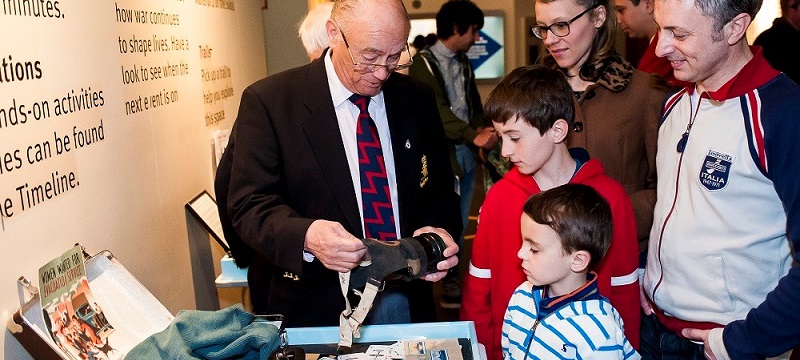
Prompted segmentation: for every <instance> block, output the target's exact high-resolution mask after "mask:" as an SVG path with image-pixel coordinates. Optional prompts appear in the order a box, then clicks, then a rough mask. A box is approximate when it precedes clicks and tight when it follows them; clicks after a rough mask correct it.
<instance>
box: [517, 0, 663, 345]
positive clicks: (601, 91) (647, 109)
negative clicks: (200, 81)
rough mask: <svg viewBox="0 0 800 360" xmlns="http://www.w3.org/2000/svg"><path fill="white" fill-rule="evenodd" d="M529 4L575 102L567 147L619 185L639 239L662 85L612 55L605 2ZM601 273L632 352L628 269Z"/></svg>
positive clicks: (634, 297) (647, 219)
mask: <svg viewBox="0 0 800 360" xmlns="http://www.w3.org/2000/svg"><path fill="white" fill-rule="evenodd" d="M534 6H535V7H534V12H535V15H536V24H535V25H534V26H533V27H532V28H531V32H532V33H533V35H534V36H536V37H538V38H539V39H542V41H543V42H544V45H545V47H546V49H547V54H546V55H545V56H544V57H543V59H541V62H542V63H543V64H545V65H547V66H550V67H552V68H557V69H560V70H561V71H563V72H564V74H566V76H567V80H568V82H569V84H570V86H571V87H572V89H573V91H574V93H575V98H576V99H577V102H578V104H579V109H576V110H578V111H576V112H575V121H574V124H573V127H572V130H571V131H570V134H569V136H568V138H567V143H568V145H569V146H570V147H582V148H585V149H586V150H587V151H588V152H589V155H590V156H591V157H592V158H596V159H598V160H600V162H601V163H602V164H603V167H604V168H605V171H606V173H607V174H608V175H609V176H611V177H612V178H614V179H615V180H617V181H619V182H620V183H622V185H623V186H624V187H625V190H626V191H627V192H628V195H630V198H631V202H632V205H633V209H634V213H635V215H636V223H637V232H638V234H637V235H638V237H639V240H640V241H641V240H643V239H644V240H646V239H647V237H648V235H649V231H650V225H651V223H652V218H653V206H654V205H655V188H656V164H655V157H656V140H657V136H658V125H659V117H660V113H661V106H662V103H663V102H664V99H665V97H666V93H667V91H668V88H667V87H666V84H665V83H663V81H661V80H660V79H659V78H657V77H655V76H654V75H650V74H647V73H644V72H641V71H638V70H635V69H634V68H633V66H632V65H631V64H630V63H628V62H627V61H625V59H623V58H622V57H621V56H620V55H619V54H617V52H616V51H615V50H614V43H615V33H616V25H617V23H616V20H615V19H614V11H613V10H612V9H611V7H610V5H609V2H608V0H536V1H535V5H534ZM621 266H625V267H626V269H624V270H623V269H621V268H620V267H621ZM615 267H616V269H615ZM600 271H610V272H611V276H612V277H611V284H605V286H604V285H603V284H601V285H600V291H601V294H603V295H605V296H606V297H608V298H609V299H610V300H611V302H612V304H613V305H614V307H616V308H617V309H619V311H620V313H621V314H622V318H623V321H624V323H625V335H626V336H627V337H628V339H629V340H630V342H631V344H633V346H634V347H635V348H637V349H638V345H639V323H640V318H639V316H640V313H639V306H638V304H637V303H636V301H638V298H639V297H638V296H639V289H638V283H637V277H636V273H635V270H634V272H633V273H630V274H628V272H629V271H630V269H629V268H628V266H627V265H623V264H608V265H605V266H603V265H602V264H601V268H600Z"/></svg>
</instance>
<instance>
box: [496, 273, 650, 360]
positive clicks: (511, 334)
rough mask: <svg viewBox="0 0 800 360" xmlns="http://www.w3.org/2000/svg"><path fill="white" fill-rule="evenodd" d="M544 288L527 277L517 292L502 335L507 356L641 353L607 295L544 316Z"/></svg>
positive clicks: (622, 356) (521, 359)
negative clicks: (626, 334) (542, 310)
mask: <svg viewBox="0 0 800 360" xmlns="http://www.w3.org/2000/svg"><path fill="white" fill-rule="evenodd" d="M590 285H593V286H595V287H596V282H591V283H590ZM582 289H583V288H582ZM595 292H596V291H595ZM542 293H543V290H542V289H539V288H537V289H533V286H532V285H531V283H530V282H527V281H526V282H524V283H523V284H522V285H520V286H519V287H517V289H516V290H515V291H514V294H513V295H512V296H511V301H509V304H508V309H507V310H506V315H505V319H504V321H503V333H502V338H501V346H502V348H503V358H504V359H505V360H526V359H532V360H535V359H589V358H591V359H641V356H640V355H639V354H638V353H637V352H636V350H634V349H633V347H632V346H631V344H630V343H629V342H628V339H627V338H626V337H625V334H623V325H622V318H621V317H620V316H619V313H617V310H616V309H614V307H613V306H611V303H609V302H608V300H607V299H606V298H604V297H602V296H599V297H594V298H592V299H589V300H576V301H568V302H565V303H563V304H562V305H561V306H560V307H559V308H558V309H555V310H554V311H552V312H551V313H549V314H548V315H545V316H543V317H540V316H539V315H540V310H539V309H540V306H541V304H542V301H543V299H542Z"/></svg>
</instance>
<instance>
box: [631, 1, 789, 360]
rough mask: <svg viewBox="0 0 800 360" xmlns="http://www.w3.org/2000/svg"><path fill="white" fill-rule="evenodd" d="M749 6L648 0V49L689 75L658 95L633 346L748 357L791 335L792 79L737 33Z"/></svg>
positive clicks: (781, 346) (781, 349)
mask: <svg viewBox="0 0 800 360" xmlns="http://www.w3.org/2000/svg"><path fill="white" fill-rule="evenodd" d="M760 7H761V0H721V1H714V0H658V1H657V2H656V6H655V18H656V22H657V23H658V24H659V27H660V29H661V30H660V33H659V40H658V45H657V47H656V54H657V55H659V56H662V57H666V58H667V59H668V60H670V63H671V65H672V67H673V69H674V70H675V76H676V78H678V79H679V80H682V81H688V82H692V83H695V85H694V86H691V87H687V88H685V89H683V90H681V91H679V92H678V93H677V94H675V95H673V96H671V97H670V98H669V99H667V102H666V104H665V107H664V115H663V124H662V125H661V128H660V130H659V138H658V155H657V157H656V165H657V170H658V177H659V181H658V189H657V190H658V200H657V203H656V207H655V211H654V222H653V228H652V231H651V233H650V242H649V248H648V255H647V268H646V270H645V276H644V281H643V290H644V291H643V295H644V296H643V302H642V306H643V309H644V311H645V314H646V315H648V316H646V317H645V318H644V319H643V321H642V339H641V349H640V352H641V353H642V357H643V358H647V359H650V358H654V359H661V358H665V357H668V356H673V355H677V356H679V357H680V358H683V359H702V358H709V359H761V358H764V357H768V356H780V355H781V354H784V353H785V352H786V351H788V350H790V349H791V348H793V347H795V346H798V345H800V326H797V325H796V324H798V323H800V267H794V268H793V267H792V257H791V256H792V255H791V254H792V253H791V248H790V244H789V241H792V242H793V243H794V249H800V179H798V174H800V156H798V154H800V145H798V144H799V143H800V140H798V139H800V86H798V85H796V84H795V83H794V82H792V81H791V80H790V79H789V78H788V77H787V76H786V75H785V74H782V73H779V72H778V71H776V70H775V69H773V68H772V67H771V66H770V65H769V64H768V63H767V62H766V60H765V59H764V57H763V55H762V53H761V49H760V48H759V47H750V46H748V44H747V41H746V38H745V34H746V31H747V28H748V27H749V25H750V22H751V21H752V19H753V17H755V14H756V13H757V12H758V10H759V8H760ZM798 254H800V253H798ZM795 258H796V259H798V260H800V256H798V255H795ZM690 340H695V341H697V342H700V343H702V344H697V343H693V342H691V341H690ZM676 347H683V348H684V350H683V351H679V352H678V353H675V352H671V351H672V350H670V348H676ZM783 356H785V354H784V355H783Z"/></svg>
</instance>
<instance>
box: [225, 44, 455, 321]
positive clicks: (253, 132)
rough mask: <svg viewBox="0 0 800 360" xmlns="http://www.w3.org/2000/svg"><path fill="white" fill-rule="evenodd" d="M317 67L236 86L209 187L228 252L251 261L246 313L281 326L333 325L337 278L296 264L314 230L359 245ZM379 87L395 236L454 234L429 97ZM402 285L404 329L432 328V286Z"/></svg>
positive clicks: (347, 179)
mask: <svg viewBox="0 0 800 360" xmlns="http://www.w3.org/2000/svg"><path fill="white" fill-rule="evenodd" d="M323 59H324V55H323V57H320V58H319V59H318V60H316V61H314V62H312V63H311V64H308V65H305V66H301V67H298V68H294V69H290V70H287V71H285V72H282V73H278V74H275V75H273V76H269V77H267V78H264V79H262V80H259V81H257V82H256V83H254V84H252V85H250V86H249V87H248V88H247V89H245V90H244V93H243V94H242V100H241V104H240V106H239V114H238V116H237V119H236V123H235V125H234V128H233V132H232V136H231V139H230V142H229V145H228V148H227V149H226V151H225V156H224V157H225V159H223V164H221V165H220V168H219V170H218V175H217V179H216V182H217V184H216V185H217V186H216V189H217V196H218V198H219V199H220V201H223V200H224V203H225V204H226V205H227V215H229V216H230V220H231V225H232V228H233V229H232V231H235V233H236V234H237V235H238V236H239V237H240V238H241V239H242V241H243V244H244V246H241V244H239V245H238V246H234V245H233V244H232V246H231V247H232V248H234V252H235V254H236V252H237V249H238V252H239V253H242V252H244V253H248V255H250V257H251V259H250V260H251V261H250V270H249V276H248V282H249V286H250V291H251V301H252V303H253V310H254V312H257V313H282V314H284V316H285V318H286V320H285V324H286V326H322V325H327V326H333V325H338V315H339V313H340V312H341V311H342V310H344V300H343V299H342V295H341V290H340V288H339V283H338V274H337V273H336V272H334V271H332V270H329V269H327V268H325V267H324V266H323V265H322V264H321V262H320V261H319V260H314V261H313V262H306V261H303V256H302V253H303V244H304V241H305V234H306V231H307V229H308V227H309V226H310V225H311V223H312V222H313V221H314V220H316V219H325V220H330V221H336V222H339V223H341V224H342V225H343V226H344V228H345V229H346V230H347V231H349V232H350V233H352V234H353V235H355V236H356V237H363V234H362V230H361V218H360V215H359V209H358V202H357V200H356V194H355V190H354V189H353V183H352V180H351V176H358V174H351V173H350V170H349V167H348V163H347V159H346V156H345V151H344V145H343V143H342V139H341V135H340V132H339V126H338V122H337V119H336V113H335V111H334V107H333V101H332V100H331V94H330V90H329V87H328V82H327V77H326V71H325V63H324V60H323ZM382 90H383V92H384V99H385V105H386V112H387V119H388V122H389V129H390V132H391V139H392V140H391V141H392V149H393V152H394V158H395V173H396V177H397V191H398V207H399V213H400V214H399V215H400V235H401V237H408V236H411V235H412V233H413V231H414V230H416V229H418V228H421V227H423V226H427V225H430V226H436V227H442V228H444V229H445V230H447V231H448V232H449V233H450V234H451V235H452V236H453V237H456V236H458V235H459V234H460V233H461V220H460V215H459V213H460V211H459V199H458V195H457V194H456V193H455V192H454V189H453V186H454V180H453V179H454V177H453V173H452V170H451V168H450V163H449V158H448V152H447V142H446V140H445V136H444V130H443V128H442V123H441V121H440V120H439V113H438V110H437V108H436V103H435V99H434V96H433V93H432V92H431V91H430V89H428V88H427V87H426V86H425V85H423V84H422V83H420V82H418V81H416V80H413V79H411V78H410V77H408V76H405V75H402V74H397V73H394V74H392V75H391V76H390V78H389V79H388V80H387V81H386V83H385V84H384V86H383V88H382ZM354 121H355V119H354ZM227 177H229V182H228V181H227V179H226V178H227ZM221 183H225V184H221ZM220 185H229V188H228V189H225V186H220ZM229 230H230V229H229ZM399 286H400V287H401V288H402V289H403V290H402V291H405V292H406V294H407V295H408V297H409V301H410V305H411V315H412V321H415V322H416V321H433V320H434V316H435V312H434V310H435V309H434V305H433V301H432V294H431V288H432V287H431V284H430V283H428V282H424V281H421V280H416V281H412V282H411V283H407V284H405V283H404V284H400V285H399Z"/></svg>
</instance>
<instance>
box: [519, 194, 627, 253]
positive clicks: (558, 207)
mask: <svg viewBox="0 0 800 360" xmlns="http://www.w3.org/2000/svg"><path fill="white" fill-rule="evenodd" d="M523 212H524V213H525V214H526V215H527V216H529V217H530V218H531V219H533V221H535V222H537V223H539V224H543V225H548V226H550V228H552V229H553V230H554V231H555V232H556V234H558V237H559V239H560V240H561V247H562V248H563V249H564V251H565V252H566V253H573V252H575V251H578V250H585V251H587V252H588V253H589V255H591V257H592V259H591V261H590V262H589V267H588V269H593V268H594V267H595V266H597V264H598V263H599V262H600V261H601V260H602V259H603V256H605V254H606V252H607V251H608V248H609V247H610V246H611V236H612V234H613V224H612V222H611V207H610V206H609V205H608V202H607V201H606V200H605V199H603V197H602V196H600V194H599V193H597V191H595V190H594V189H593V188H591V187H589V186H586V185H582V184H564V185H561V186H558V187H555V188H552V189H550V190H547V191H543V192H541V193H538V194H536V195H533V196H531V197H530V198H529V199H528V200H527V201H526V202H525V205H524V206H523Z"/></svg>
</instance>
